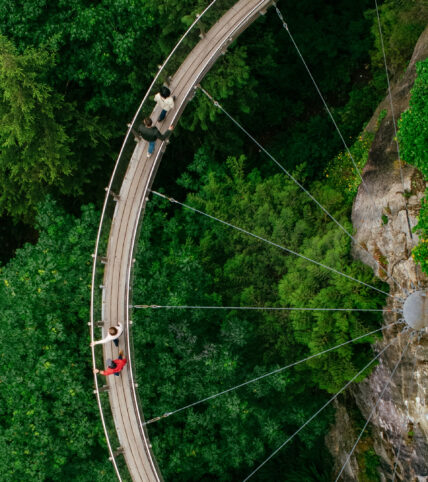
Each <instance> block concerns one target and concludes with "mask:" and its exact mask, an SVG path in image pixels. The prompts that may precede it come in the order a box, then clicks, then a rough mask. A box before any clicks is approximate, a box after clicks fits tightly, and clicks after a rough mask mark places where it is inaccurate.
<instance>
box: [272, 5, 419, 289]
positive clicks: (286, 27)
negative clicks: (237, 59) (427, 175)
mask: <svg viewBox="0 0 428 482" xmlns="http://www.w3.org/2000/svg"><path fill="white" fill-rule="evenodd" d="M274 7H275V10H276V13H277V15H278V18H279V20H280V21H281V23H282V26H283V27H284V29H285V30H286V31H287V33H288V35H289V37H290V40H291V42H292V43H293V45H294V47H295V49H296V51H297V53H298V55H299V57H300V59H301V61H302V63H303V65H304V66H305V68H306V71H307V72H308V74H309V77H310V78H311V80H312V83H313V84H314V86H315V89H316V91H317V92H318V95H319V97H320V98H321V100H322V102H323V104H324V107H325V109H326V111H327V113H328V115H329V117H330V119H331V121H332V122H333V124H334V127H335V128H336V131H337V133H338V134H339V137H340V139H341V140H342V143H343V145H344V147H345V149H346V152H347V153H348V155H349V157H350V158H351V160H352V163H353V165H354V167H355V170H356V171H357V174H358V176H359V177H360V179H361V181H362V184H363V185H364V187H365V189H366V192H367V193H368V194H369V196H370V197H371V198H372V197H373V196H372V192H371V190H369V188H368V186H367V184H366V182H365V181H364V179H363V177H362V175H361V173H360V171H359V169H358V166H357V164H356V162H355V160H354V157H353V156H352V154H351V151H350V149H349V147H348V145H347V143H346V141H345V139H344V137H343V135H342V132H341V130H340V128H339V126H338V125H337V123H336V121H335V119H334V117H333V114H332V113H331V111H330V109H329V107H328V105H327V102H326V101H325V99H324V96H323V95H322V93H321V90H320V88H319V87H318V84H317V83H316V81H315V78H314V77H313V75H312V72H311V71H310V69H309V67H308V65H307V63H306V61H305V59H304V58H303V55H302V53H301V51H300V49H299V47H298V46H297V43H296V42H295V40H294V37H293V35H292V34H291V32H290V29H289V27H288V25H287V23H286V22H285V20H284V17H283V15H282V13H281V11H280V10H279V8H278V6H277V5H276V3H274ZM379 28H380V24H379ZM385 62H386V60H385ZM388 86H389V80H388ZM394 126H395V124H394ZM395 136H396V137H397V133H395ZM397 146H398V141H397ZM400 173H401V163H400ZM402 182H403V180H402ZM403 191H404V183H403ZM405 202H406V214H407V222H408V224H409V219H408V212H407V200H405ZM409 227H410V224H409ZM410 236H411V235H410ZM352 239H353V240H354V242H356V240H355V239H354V238H352ZM356 243H357V242H356ZM357 244H358V245H359V246H360V247H361V248H363V249H364V251H366V252H367V253H368V254H369V255H370V256H371V258H372V259H373V260H374V261H375V263H376V264H377V266H378V267H379V268H380V269H382V270H383V271H384V273H386V274H387V276H390V277H391V279H392V280H393V281H394V282H395V283H396V284H397V285H398V286H399V287H400V289H401V290H402V291H403V287H402V286H401V285H400V283H399V282H398V281H397V280H396V279H395V278H394V277H393V276H392V273H391V275H389V274H388V271H387V270H386V269H385V268H384V267H383V266H382V265H381V264H380V263H379V262H378V261H377V260H376V259H375V258H374V257H373V256H372V254H371V253H370V252H369V251H368V249H366V248H364V246H362V245H361V244H360V243H357Z"/></svg>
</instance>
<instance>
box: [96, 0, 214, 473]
mask: <svg viewBox="0 0 428 482" xmlns="http://www.w3.org/2000/svg"><path fill="white" fill-rule="evenodd" d="M216 2H217V0H213V1H212V2H211V3H210V4H209V5H208V6H207V7H206V8H205V10H204V11H203V12H202V13H201V14H200V15H197V16H196V19H195V20H194V22H193V23H192V24H191V25H190V27H189V28H188V29H187V30H186V32H185V33H184V34H183V36H182V37H181V38H180V40H179V41H178V42H177V44H176V45H175V47H174V48H173V49H172V51H171V53H170V54H169V55H168V57H167V58H166V59H165V61H164V63H163V64H162V65H161V66H160V68H159V70H158V72H157V74H156V75H155V77H154V79H153V81H152V83H151V84H150V86H149V88H148V90H147V92H146V94H145V96H144V98H143V100H142V101H141V103H140V105H139V107H138V109H137V112H136V113H135V115H134V117H133V119H132V122H131V127H129V129H128V131H127V133H126V135H125V139H124V141H123V143H122V146H121V149H120V151H119V154H118V157H117V159H116V163H115V166H114V168H113V172H112V175H111V177H110V181H109V184H108V187H107V188H106V195H105V198H104V203H103V208H102V211H101V218H100V223H99V226H98V232H97V237H96V241H95V251H94V254H93V264H92V279H91V304H90V323H89V324H90V337H91V342H93V341H95V339H94V303H95V278H96V271H97V267H98V256H99V244H100V239H101V233H102V228H103V224H104V220H105V215H106V210H107V205H108V202H109V198H110V195H111V193H112V185H113V181H114V180H115V176H116V172H117V169H118V166H119V163H120V160H121V157H122V154H123V151H124V149H125V146H126V144H127V141H128V138H129V135H130V132H131V129H132V127H133V125H134V124H135V121H136V119H137V118H138V115H139V114H140V112H141V109H142V108H143V105H144V103H145V102H146V100H147V99H148V97H149V95H150V92H151V90H152V88H153V86H154V85H155V83H156V81H157V80H158V78H159V76H160V75H161V73H162V72H163V71H164V69H165V67H166V65H167V64H168V62H169V61H170V59H171V58H172V56H173V55H174V53H175V52H176V51H177V49H178V47H179V46H180V45H181V44H182V42H183V41H184V39H185V38H186V37H187V36H188V34H189V33H190V32H191V31H192V30H193V28H194V26H195V25H196V24H197V23H198V22H199V21H200V20H201V18H202V17H203V16H204V15H205V14H206V12H208V11H209V10H210V8H211V7H212V6H213V5H214V4H215V3H216ZM127 281H128V283H129V278H128V280H127ZM128 288H129V284H128ZM101 289H103V288H101ZM127 313H128V311H127ZM128 321H129V320H128V318H127V320H126V323H127V328H128ZM128 350H129V337H128ZM91 353H92V366H93V369H95V368H96V359H95V346H92V347H91ZM130 367H132V365H131V364H130ZM129 372H130V373H131V382H132V383H131V387H132V391H133V394H134V398H135V397H136V396H135V383H134V381H133V376H132V369H130V370H129ZM94 385H95V390H94V392H95V394H96V399H97V403H98V409H99V412H100V417H101V424H102V426H103V430H104V435H105V438H106V443H107V447H108V451H109V454H110V457H109V458H110V460H111V462H112V463H113V467H114V470H115V472H116V475H117V477H118V479H119V480H120V481H122V478H121V475H120V472H119V468H118V466H117V462H116V458H115V455H114V451H113V448H112V445H111V442H110V437H109V434H108V429H107V425H106V422H105V417H104V412H103V408H102V404H101V398H100V392H99V384H98V378H97V375H96V374H95V373H94ZM137 407H138V405H137ZM137 413H138V419H139V422H140V425H141V417H140V414H139V410H138V408H137ZM141 426H142V425H141ZM147 449H148V447H147ZM147 453H148V454H151V451H150V450H147ZM150 457H151V455H150Z"/></svg>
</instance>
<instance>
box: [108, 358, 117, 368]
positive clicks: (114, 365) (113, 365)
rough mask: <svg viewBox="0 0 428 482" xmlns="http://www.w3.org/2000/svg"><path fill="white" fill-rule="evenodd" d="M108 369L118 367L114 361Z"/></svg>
mask: <svg viewBox="0 0 428 482" xmlns="http://www.w3.org/2000/svg"><path fill="white" fill-rule="evenodd" d="M108 367H109V368H116V367H117V365H116V363H115V362H114V361H113V360H112V361H111V362H110V363H109V366H108Z"/></svg>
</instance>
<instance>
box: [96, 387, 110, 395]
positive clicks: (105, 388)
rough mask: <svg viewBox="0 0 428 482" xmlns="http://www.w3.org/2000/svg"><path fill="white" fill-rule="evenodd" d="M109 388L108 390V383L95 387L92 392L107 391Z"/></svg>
mask: <svg viewBox="0 0 428 482" xmlns="http://www.w3.org/2000/svg"><path fill="white" fill-rule="evenodd" d="M109 390H110V385H103V386H102V387H98V390H97V389H95V390H94V393H97V392H98V393H102V392H108V391H109Z"/></svg>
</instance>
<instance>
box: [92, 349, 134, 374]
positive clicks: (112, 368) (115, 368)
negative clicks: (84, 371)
mask: <svg viewBox="0 0 428 482" xmlns="http://www.w3.org/2000/svg"><path fill="white" fill-rule="evenodd" d="M127 363H128V360H127V359H126V358H123V351H122V350H120V351H119V358H116V360H110V359H108V360H107V365H108V367H107V368H106V369H105V370H98V368H95V369H94V373H99V374H100V375H104V376H106V377H107V376H109V375H113V374H114V375H116V376H117V377H118V376H119V375H120V372H121V371H122V370H123V368H124V366H125V365H126V364H127Z"/></svg>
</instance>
